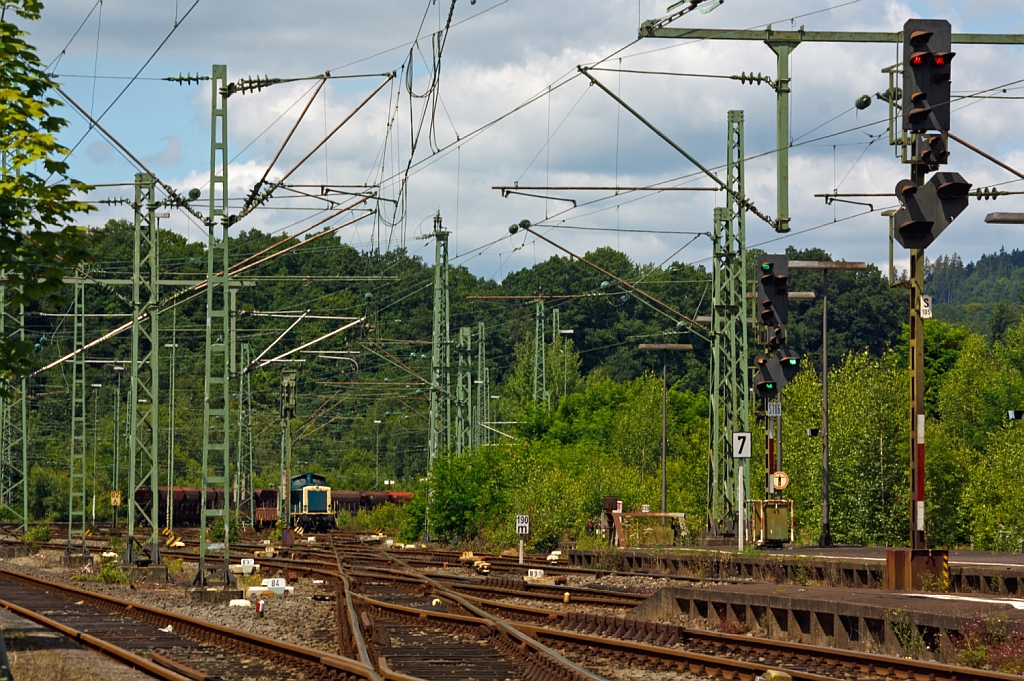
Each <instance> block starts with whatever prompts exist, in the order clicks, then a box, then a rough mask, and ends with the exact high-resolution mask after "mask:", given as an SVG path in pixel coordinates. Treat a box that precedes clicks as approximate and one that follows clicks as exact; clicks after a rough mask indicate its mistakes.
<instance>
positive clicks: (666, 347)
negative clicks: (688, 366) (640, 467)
mask: <svg viewBox="0 0 1024 681" xmlns="http://www.w3.org/2000/svg"><path fill="white" fill-rule="evenodd" d="M640 349H641V350H659V351H660V352H661V512H662V513H667V512H668V511H667V507H668V483H667V481H666V478H667V467H668V464H667V459H668V353H669V352H680V351H681V352H685V351H688V350H693V346H692V345H689V344H683V343H641V344H640ZM661 524H662V525H663V526H664V525H666V524H667V523H666V522H665V516H662V517H661Z"/></svg>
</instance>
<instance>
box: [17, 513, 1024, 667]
mask: <svg viewBox="0 0 1024 681" xmlns="http://www.w3.org/2000/svg"><path fill="white" fill-rule="evenodd" d="M184 543H185V546H184V547H177V548H174V549H167V550H165V551H164V552H163V561H164V562H165V564H167V565H169V566H170V568H171V569H170V570H169V571H168V573H167V574H168V578H167V580H166V582H165V583H164V582H163V580H162V579H160V580H157V581H155V582H147V581H144V578H145V575H146V573H141V577H140V575H135V576H136V577H137V578H139V580H140V581H133V580H131V579H128V580H127V581H126V582H125V583H105V582H104V581H99V580H98V579H97V578H96V576H97V572H98V571H99V570H98V565H99V563H98V562H94V563H91V564H90V565H89V566H88V567H84V568H83V567H76V568H71V567H62V566H61V563H62V561H61V560H60V558H61V556H62V554H63V547H62V545H61V544H60V543H52V544H42V545H40V546H39V547H37V548H35V549H33V550H32V551H27V550H24V547H23V546H21V545H14V544H10V545H6V546H4V547H3V549H2V550H3V553H4V555H5V556H7V557H6V558H4V559H3V560H2V561H0V606H2V607H3V608H4V610H5V612H4V613H3V619H2V625H3V628H4V638H5V640H6V641H7V645H8V649H9V653H8V654H9V656H10V660H11V665H12V668H13V670H14V674H15V678H16V679H17V678H49V677H47V676H45V675H39V674H38V673H37V672H36V673H30V675H25V674H22V675H21V676H19V672H20V671H22V670H26V671H27V670H29V669H38V668H39V666H40V665H42V666H43V667H49V668H51V670H53V669H58V668H59V673H57V675H56V676H53V678H81V679H91V678H101V679H106V678H116V679H122V678H123V679H134V678H162V679H186V678H187V679H207V680H213V679H224V680H229V679H238V680H240V681H242V680H252V681H256V680H261V681H262V680H264V679H366V680H370V679H373V680H377V679H391V680H395V681H411V680H413V679H467V680H469V679H473V680H476V681H484V680H490V679H494V680H497V681H504V680H505V679H523V680H527V679H616V680H618V679H641V678H642V679H660V680H670V679H705V678H707V679H711V678H726V679H743V680H749V681H752V680H754V679H758V678H763V679H773V678H775V679H786V678H794V679H809V680H812V679H937V680H944V679H948V680H950V681H952V680H953V679H957V680H963V679H1003V678H1005V679H1009V678H1014V677H1012V676H1011V675H1009V674H1004V673H999V672H994V671H987V670H983V669H975V668H970V667H965V666H960V665H958V664H957V662H958V658H957V650H958V645H959V642H960V641H961V640H962V633H961V632H962V631H963V630H964V628H965V627H968V626H970V625H969V623H970V622H971V621H976V620H977V619H978V618H979V617H995V618H1001V619H1003V620H1006V621H1009V620H1014V619H1018V618H1020V617H1021V610H1022V609H1024V601H1021V600H1019V599H1017V598H1015V597H1014V593H1013V590H1015V586H1014V585H1015V584H1016V579H1015V577H1014V576H1015V575H1016V574H1017V573H1018V572H1020V571H1024V565H1021V564H1020V562H1019V561H1017V562H1016V564H1015V563H1014V561H1013V557H1012V556H998V555H995V554H993V555H988V556H984V557H977V556H971V555H963V556H955V557H954V559H953V560H952V564H951V574H960V575H961V576H962V577H963V579H962V580H961V581H959V582H957V581H955V580H951V590H950V591H949V592H946V593H916V592H915V593H911V592H892V591H886V590H885V589H884V588H883V582H884V577H883V579H882V580H877V579H876V580H874V583H873V584H872V583H870V580H868V583H864V584H861V585H859V586H849V585H847V586H843V585H842V584H841V583H830V582H829V578H828V575H832V577H833V578H835V576H836V575H839V576H840V581H841V576H842V575H844V574H846V575H847V576H848V577H849V575H850V574H853V573H856V572H858V569H857V568H858V567H859V571H860V572H861V574H862V576H863V575H864V574H871V571H872V570H874V571H875V573H877V572H878V571H879V570H881V571H882V572H884V565H885V564H884V562H883V563H882V565H881V568H879V567H878V566H877V562H878V561H877V560H873V558H875V557H873V556H871V555H869V554H870V551H867V550H865V551H846V552H842V551H839V552H838V553H840V554H842V555H838V556H837V555H825V554H824V553H822V552H820V551H817V550H815V551H812V552H809V553H807V555H801V554H800V552H799V551H792V550H790V551H786V552H779V553H775V554H772V553H769V552H764V553H763V554H761V555H750V554H749V553H748V554H730V553H727V552H717V551H710V550H702V551H697V550H691V551H685V550H681V551H677V552H675V553H676V555H675V556H674V558H673V559H672V562H670V563H666V562H665V561H666V560H667V558H666V557H665V556H661V560H662V564H661V567H660V569H650V570H644V566H645V565H647V566H648V567H649V563H650V559H651V556H650V555H646V556H645V555H642V552H641V551H635V552H633V553H632V554H631V555H629V556H622V555H617V556H616V558H617V559H618V560H620V565H618V566H617V568H616V569H614V570H609V569H605V566H603V565H602V566H595V565H593V563H595V559H594V554H593V553H592V552H582V551H580V552H577V551H569V552H567V553H568V554H569V555H568V556H566V557H564V558H563V560H562V561H560V562H554V563H552V562H551V561H548V560H546V557H545V556H537V555H534V556H527V557H526V559H525V561H524V564H523V565H520V564H519V562H518V559H517V558H512V557H501V556H478V555H477V556H471V555H467V554H463V553H461V552H458V551H445V550H441V549H437V548H426V547H422V546H417V547H410V548H395V547H385V545H384V543H383V541H382V538H381V537H380V536H375V535H353V534H343V533H331V534H325V535H320V536H318V537H317V538H316V540H315V542H313V543H310V542H308V540H307V541H305V542H303V545H302V546H291V547H280V546H278V547H277V550H276V551H271V552H270V553H272V554H273V555H272V556H271V555H268V552H267V548H268V547H267V545H265V544H263V543H262V542H259V543H238V544H235V545H232V546H231V549H230V551H231V557H232V563H240V562H241V560H242V559H246V558H253V557H254V556H256V554H257V552H259V555H258V556H257V557H255V558H254V560H255V563H256V564H258V566H259V567H258V568H255V567H254V568H253V569H254V570H258V571H259V572H258V574H254V575H252V576H241V577H239V581H238V584H237V585H235V587H234V588H232V589H228V590H225V589H223V588H220V589H216V588H212V589H213V590H204V591H203V592H201V593H195V592H193V593H190V589H189V584H190V582H191V576H192V574H194V571H195V569H196V564H195V561H196V554H197V549H196V546H195V544H196V542H195V541H190V540H185V542H184ZM90 544H92V546H91V549H90V550H91V553H92V554H93V555H94V556H97V557H99V556H101V554H102V552H103V551H104V550H105V548H104V547H105V541H103V540H101V539H100V538H99V537H97V538H95V539H91V540H90ZM782 553H784V554H786V555H785V556H784V557H780V554H782ZM26 554H27V555H26ZM99 560H102V559H99ZM609 560H610V558H609V556H605V557H604V558H603V562H604V563H607V562H608V561H609ZM479 561H484V562H485V563H486V565H482V564H480V562H479ZM108 562H109V561H108ZM586 562H590V563H591V564H592V565H591V566H589V567H588V566H584V565H582V563H586ZM474 563H475V565H474ZM755 564H757V565H759V566H760V569H759V570H754V569H752V566H754V565H755ZM666 565H671V566H672V570H671V572H670V571H668V570H667V569H665V566H666ZM793 565H796V566H800V568H799V569H794V568H793ZM538 570H541V571H543V573H542V576H541V577H539V578H538V577H536V575H538V574H539V573H538V572H537V571H538ZM641 570H643V571H641ZM528 571H530V572H532V576H531V574H529V573H528ZM710 572H715V573H716V575H715V576H711V575H710V574H709V573H710ZM744 572H747V573H748V575H750V576H743V573H744ZM481 573H485V574H481ZM752 573H758V574H752ZM270 578H276V579H280V580H283V581H281V582H274V583H273V584H272V590H267V589H265V588H263V589H261V588H256V589H252V588H247V587H252V586H258V585H260V584H261V583H265V582H264V580H267V579H270ZM110 581H116V580H107V582H110ZM971 585H973V586H971ZM982 585H985V586H982ZM1006 585H1010V588H1009V589H1008V588H1007V586H1006ZM281 586H285V587H286V588H281ZM275 591H277V592H283V593H275ZM232 597H235V598H237V599H238V600H236V601H235V602H234V603H233V604H229V603H228V600H229V599H231V598H232ZM257 602H258V604H257ZM257 605H258V606H259V607H257ZM33 665H35V666H34V667H33ZM90 675H91V676H90Z"/></svg>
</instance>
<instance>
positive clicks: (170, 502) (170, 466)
mask: <svg viewBox="0 0 1024 681" xmlns="http://www.w3.org/2000/svg"><path fill="white" fill-rule="evenodd" d="M171 314H172V315H173V316H172V317H171V347H170V350H171V366H170V372H169V373H170V381H169V385H168V386H167V401H168V405H167V412H168V413H167V421H168V423H167V489H169V490H172V491H173V489H174V421H175V419H174V416H175V409H176V408H177V400H176V399H175V394H174V393H175V383H176V380H175V379H176V378H177V376H176V374H177V366H176V362H177V359H178V308H176V307H175V308H174V309H173V310H172V312H171ZM119 390H120V389H119ZM115 448H116V445H115ZM115 451H116V449H115ZM165 527H166V528H167V530H168V531H171V530H173V529H174V494H173V493H171V492H168V494H167V520H166V525H165Z"/></svg>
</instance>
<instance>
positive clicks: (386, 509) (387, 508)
mask: <svg viewBox="0 0 1024 681" xmlns="http://www.w3.org/2000/svg"><path fill="white" fill-rule="evenodd" d="M406 515H407V514H406V511H405V510H404V507H399V506H395V505H394V504H383V505H381V506H378V507H376V508H374V509H373V510H371V511H365V510H360V511H359V513H357V514H356V515H352V514H350V513H344V512H343V513H341V514H340V515H339V516H338V529H340V530H346V531H349V532H374V531H376V530H383V531H384V533H385V534H388V535H391V536H395V535H397V534H399V533H400V532H401V530H402V525H403V524H404V523H405V520H406Z"/></svg>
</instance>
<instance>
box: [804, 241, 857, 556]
mask: <svg viewBox="0 0 1024 681" xmlns="http://www.w3.org/2000/svg"><path fill="white" fill-rule="evenodd" d="M789 269H790V270H821V287H822V299H821V306H822V309H821V535H820V536H819V537H818V546H820V547H822V548H827V547H829V546H832V533H831V531H830V530H829V518H828V515H829V501H828V273H829V270H839V271H846V272H849V271H857V270H866V269H867V265H866V264H865V263H862V262H843V261H838V262H837V261H831V260H790V261H789Z"/></svg>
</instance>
